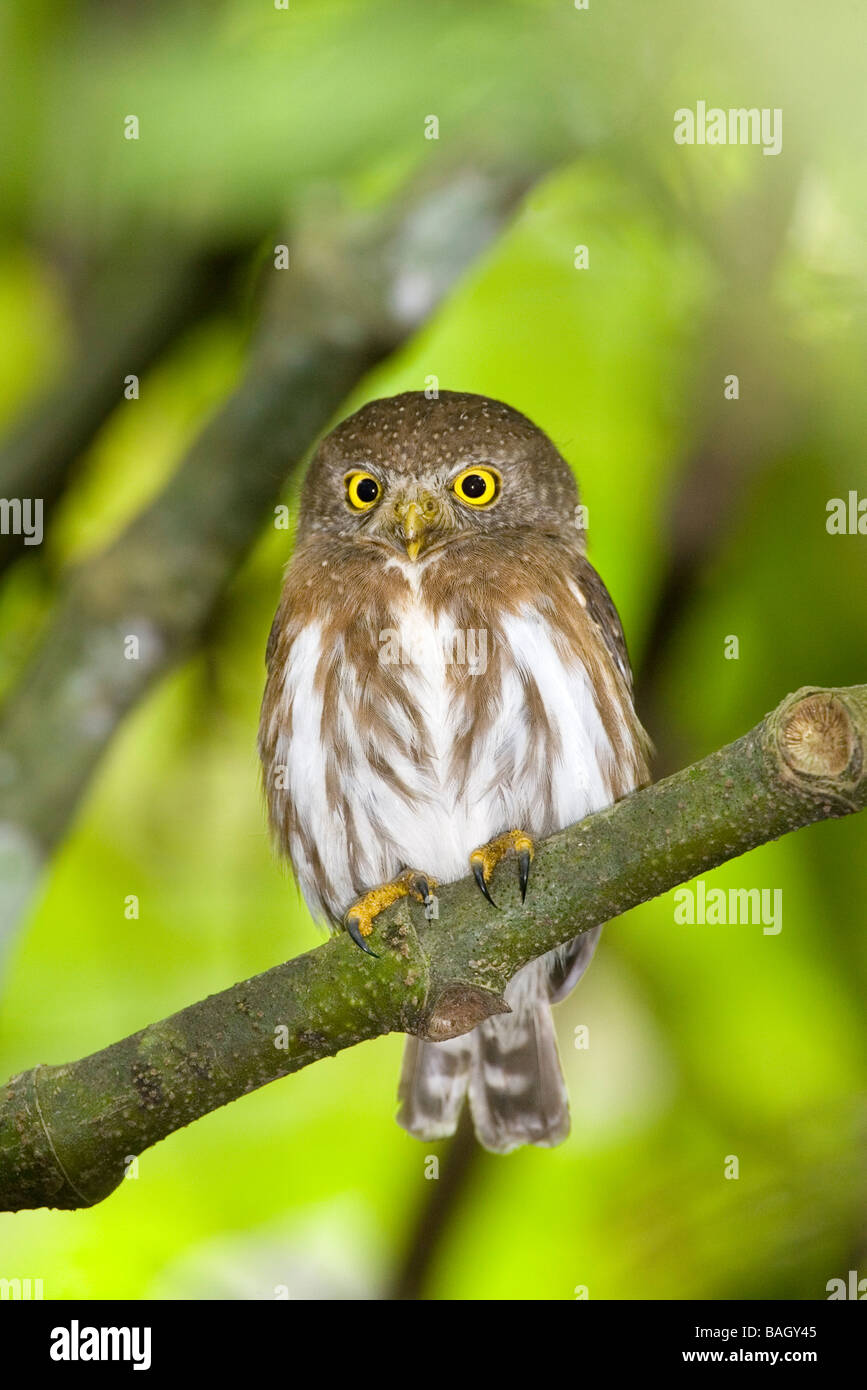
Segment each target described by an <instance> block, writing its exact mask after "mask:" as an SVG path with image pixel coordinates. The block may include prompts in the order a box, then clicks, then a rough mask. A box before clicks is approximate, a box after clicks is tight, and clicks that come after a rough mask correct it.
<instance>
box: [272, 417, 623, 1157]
mask: <svg viewBox="0 0 867 1390" xmlns="http://www.w3.org/2000/svg"><path fill="white" fill-rule="evenodd" d="M474 493H475V494H477V495H476V496H474V495H473V494H474ZM577 502H578V494H577V488H576V486H575V482H574V479H573V477H572V474H571V471H570V469H569V467H568V465H567V464H566V463H565V461H564V460H563V459H562V458H561V456H560V455H559V453H558V452H557V450H556V449H555V448H554V446H553V444H552V443H551V442H550V440H549V439H548V438H547V436H546V435H544V434H543V433H542V431H540V430H538V429H537V428H536V427H535V426H534V425H533V424H531V422H530V421H529V420H527V419H525V417H524V416H522V415H520V414H519V413H518V412H517V411H514V410H512V409H511V408H510V407H508V406H506V405H503V404H502V403H500V402H496V401H491V400H488V399H487V398H486V397H482V396H469V395H463V394H459V393H453V392H443V393H441V395H440V397H439V399H437V400H427V399H426V398H425V397H424V396H423V395H421V394H417V393H407V394H405V395H403V396H397V397H394V398H391V399H388V400H382V401H374V402H372V403H371V404H370V405H367V406H365V407H364V408H363V409H362V410H361V411H359V412H358V413H357V414H356V415H354V416H352V417H351V418H350V419H349V420H346V421H344V422H343V424H341V425H339V426H338V428H337V429H336V430H334V431H333V432H332V434H331V435H329V436H328V437H327V438H326V439H325V440H324V441H323V442H322V444H321V445H320V446H319V449H318V450H317V452H316V455H315V457H314V459H313V462H312V464H311V467H310V470H309V472H308V475H307V479H306V481H305V485H304V490H303V494H302V505H301V515H300V521H299V527H298V537H297V544H296V549H295V553H294V556H293V558H292V562H291V564H290V566H289V569H288V572H287V575H286V580H285V584H284V589H283V594H282V597H281V601H280V606H279V608H278V611H277V615H276V617H275V620H274V625H273V627H272V630H271V636H270V639H269V642H268V652H267V663H268V680H267V684H266V689H265V697H264V701H263V706H262V718H261V725H260V740H259V741H260V752H261V756H262V763H263V772H264V784H265V789H266V793H267V797H268V806H269V813H270V819H271V824H272V827H273V830H274V834H275V839H276V842H277V844H278V846H279V848H280V850H281V851H282V852H283V853H285V854H287V855H288V857H289V858H290V859H291V861H292V864H293V867H294V870H295V874H296V878H297V880H298V882H299V885H300V887H301V889H302V892H303V893H304V896H305V898H306V900H307V902H308V904H309V906H310V908H311V911H312V912H313V913H314V915H315V916H318V917H320V918H324V919H325V920H326V921H328V922H329V923H331V924H332V925H333V926H338V925H339V924H340V922H341V920H342V918H343V915H344V914H345V913H346V911H347V909H348V908H349V907H350V905H351V904H352V903H353V902H354V900H355V899H357V898H359V897H361V896H362V895H363V894H365V893H366V892H367V891H368V890H370V889H372V888H374V887H375V886H376V885H378V884H380V883H383V882H385V881H386V880H389V879H391V878H393V877H394V876H395V875H397V874H398V873H399V872H400V871H401V870H402V869H404V868H407V867H411V868H413V869H418V870H420V871H423V872H425V873H427V874H429V875H430V876H432V877H433V878H434V879H436V880H438V881H439V882H447V881H449V880H451V879H454V878H457V877H460V876H462V875H463V874H465V873H466V872H467V870H468V856H469V854H470V852H471V851H472V850H474V849H475V848H477V847H478V846H479V845H481V844H484V843H486V842H487V841H489V840H491V839H493V838H494V837H495V836H498V835H500V834H501V833H502V832H504V831H507V830H510V829H514V828H520V829H521V830H523V831H524V832H526V834H528V835H530V836H532V837H533V838H542V837H544V836H545V835H547V834H549V833H551V832H552V831H554V830H556V829H559V828H561V827H562V826H563V825H566V824H569V823H571V822H572V821H575V820H578V819H580V818H581V817H582V816H583V815H586V814H588V813H590V812H591V811H593V810H596V809H599V808H600V807H601V806H603V805H606V804H609V803H610V802H611V801H613V800H616V799H617V798H618V797H620V796H623V795H624V794H625V793H626V792H628V791H630V790H632V788H634V787H635V786H636V785H639V784H640V783H641V782H643V781H644V780H645V779H646V776H647V765H646V749H647V744H646V739H645V736H644V733H643V730H642V729H641V725H640V723H639V722H638V719H637V716H636V715H635V711H634V709H633V705H632V695H631V676H630V671H629V663H628V658H627V655H626V648H625V644H624V641H623V635H622V632H621V628H620V623H619V620H618V617H617V613H616V610H615V608H614V605H613V603H612V602H611V599H610V597H609V595H608V593H607V591H606V589H605V586H604V585H603V583H602V581H601V580H600V578H599V576H598V575H597V574H596V572H595V570H594V569H593V568H592V566H591V565H590V564H589V562H588V561H587V559H586V557H585V555H584V533H583V531H582V530H581V529H580V527H579V526H578V525H576V514H577V513H576V509H577ZM530 891H531V892H532V881H531V886H530ZM595 937H596V933H590V934H587V935H585V936H584V937H581V938H578V939H577V940H576V941H575V942H573V943H572V945H571V946H570V947H568V948H564V949H563V950H562V951H559V952H552V953H551V954H550V956H548V957H545V958H544V959H543V960H542V961H540V962H534V963H532V964H531V965H529V966H527V967H525V968H524V970H522V971H520V972H519V973H518V975H517V976H516V977H515V979H514V980H513V981H512V983H511V984H510V986H509V989H508V991H507V996H506V997H507V999H508V1001H509V1002H510V1004H511V1006H512V1009H513V1012H512V1013H511V1014H509V1015H503V1016H500V1017H497V1018H496V1019H492V1020H490V1021H489V1022H487V1023H485V1024H483V1025H482V1026H481V1027H480V1028H478V1029H476V1030H475V1031H474V1033H472V1034H470V1035H469V1036H468V1037H466V1038H459V1039H455V1040H453V1041H452V1042H450V1043H442V1044H431V1043H420V1042H418V1041H417V1040H414V1039H413V1040H410V1043H409V1045H408V1050H407V1058H406V1062H405V1066H404V1072H403V1077H402V1080H401V1088H400V1095H401V1101H402V1108H401V1113H400V1116H399V1118H400V1120H401V1123H402V1124H404V1125H405V1127H406V1128H408V1129H409V1130H410V1131H411V1132H413V1133H416V1134H418V1135H420V1136H421V1137H430V1138H432V1137H438V1136H440V1135H442V1134H445V1133H450V1132H451V1131H452V1130H453V1128H454V1125H455V1123H456V1121H457V1116H458V1114H459V1111H460V1107H461V1103H462V1101H463V1098H464V1095H465V1093H466V1092H467V1091H468V1093H469V1100H470V1104H471V1107H472V1110H473V1115H474V1118H475V1121H476V1127H477V1131H478V1133H479V1136H480V1139H481V1140H482V1142H483V1143H485V1144H486V1145H487V1146H488V1147H490V1148H492V1149H496V1150H498V1151H501V1152H505V1151H508V1150H509V1149H510V1148H514V1147H515V1145H516V1144H519V1143H526V1142H531V1143H539V1144H550V1143H556V1142H558V1141H559V1140H560V1139H562V1138H563V1137H564V1135H565V1133H566V1132H567V1131H568V1107H567V1103H566V1097H565V1092H564V1088H563V1083H562V1079H561V1076H560V1069H559V1063H558V1061H557V1056H556V1044H555V1041H554V1033H553V1027H552V1023H551V1016H550V1010H549V1007H548V1006H549V1003H550V1002H552V1001H554V1000H556V998H559V997H562V995H563V994H564V993H566V992H568V990H569V989H570V988H571V987H572V985H573V984H574V983H575V981H576V980H577V978H579V977H580V974H581V973H582V972H583V969H584V968H585V967H586V965H587V963H588V961H589V958H590V955H591V954H592V950H593V946H594V944H595ZM370 964H371V968H372V969H375V968H376V962H375V961H371V963H370Z"/></svg>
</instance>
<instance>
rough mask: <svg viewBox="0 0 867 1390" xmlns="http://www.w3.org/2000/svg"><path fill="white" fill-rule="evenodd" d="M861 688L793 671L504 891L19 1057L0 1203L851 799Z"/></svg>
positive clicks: (481, 993) (501, 970)
mask: <svg viewBox="0 0 867 1390" xmlns="http://www.w3.org/2000/svg"><path fill="white" fill-rule="evenodd" d="M865 749H867V686H854V687H851V688H849V689H845V690H820V689H803V690H800V691H798V692H797V694H795V695H791V696H789V697H788V698H787V699H785V700H784V701H783V703H782V704H781V705H780V706H779V707H778V708H777V709H776V710H774V711H773V713H771V714H770V715H768V716H767V718H766V719H765V720H763V721H762V723H760V724H759V725H757V726H756V728H754V729H753V730H751V732H750V733H748V734H745V735H744V737H743V738H740V739H738V741H737V742H736V743H732V744H729V745H728V746H727V747H725V748H722V749H720V750H719V751H718V752H716V753H712V754H711V755H710V756H709V757H707V758H705V759H704V760H703V761H702V762H699V763H696V764H694V765H693V766H692V767H688V768H686V769H684V770H683V771H681V772H678V773H676V774H675V775H674V776H673V777H669V778H667V779H666V780H665V781H663V782H658V783H656V784H655V785H654V786H651V787H647V788H645V789H644V790H642V791H640V792H636V793H634V794H633V795H632V796H629V797H627V798H626V799H625V800H623V801H621V802H619V803H618V804H617V805H616V806H612V807H610V808H609V809H607V810H605V811H601V812H599V813H598V814H596V815H594V816H590V817H589V818H588V819H587V820H584V821H581V822H580V823H579V824H577V825H573V826H571V827H569V829H567V830H564V831H561V832H560V833H559V834H556V835H553V836H551V838H550V839H548V840H546V841H545V842H544V843H543V844H541V845H540V846H538V850H537V855H536V860H535V862H534V870H533V878H532V880H531V891H530V893H529V894H528V898H527V903H526V906H525V907H523V908H522V906H521V903H520V898H519V895H518V891H517V884H516V882H514V881H513V880H514V879H515V877H516V876H515V875H514V872H513V866H512V872H511V873H509V872H508V868H507V869H506V870H501V871H500V873H501V874H502V877H501V879H500V881H499V882H498V883H497V888H496V895H497V900H498V902H499V903H500V904H501V907H500V910H498V911H497V912H494V911H492V909H491V908H490V906H489V905H488V904H487V903H485V901H484V900H483V899H482V898H481V896H480V894H479V893H478V890H477V888H476V887H475V884H474V883H473V881H472V879H463V880H461V881H460V882H459V883H454V884H449V885H448V886H446V887H444V888H443V889H442V892H441V895H440V898H439V919H438V921H436V922H432V923H428V922H427V921H426V920H425V918H424V915H423V912H422V909H421V908H420V907H416V906H415V905H414V904H410V903H408V902H403V903H401V904H399V905H397V906H396V907H394V908H392V909H390V910H389V911H388V912H387V913H384V914H383V915H382V917H381V918H379V919H378V923H377V928H376V933H375V938H374V940H375V941H376V943H377V945H378V949H379V950H380V951H381V953H382V954H381V958H380V959H379V960H375V961H374V960H371V959H370V957H368V956H365V955H363V954H362V953H361V952H360V951H358V950H357V949H356V948H355V946H353V944H352V942H351V941H350V940H349V938H348V937H347V936H346V935H345V934H344V933H339V934H338V935H337V936H335V937H333V938H332V939H331V940H330V941H328V942H326V943H325V945H323V946H320V947H318V948H317V949H316V950H313V951H308V952H307V953H306V954H305V955H302V956H298V957H296V958H295V959H294V960H291V961H288V962H286V963H285V964H283V965H278V966H275V967H274V969H272V970H269V971H267V972H266V973H265V974H263V975H258V976H256V977H254V978H253V979H251V980H246V981H244V982H243V983H241V984H237V985H233V986H232V988H231V989H227V990H224V991H223V992H222V993H220V994H217V995H213V996H211V997H210V998H209V999H205V1000H203V1001H202V1002H200V1003H197V1004H192V1005H190V1007H189V1008H186V1009H183V1010H181V1012H180V1013H177V1014H174V1015H173V1016H172V1017H171V1018H168V1019H164V1020H163V1021H162V1022H160V1023H154V1024H152V1025H151V1026H150V1027H148V1028H145V1029H143V1030H142V1031H141V1032H139V1033H135V1034H133V1035H132V1036H131V1037H128V1038H125V1039H123V1041H122V1042H118V1043H115V1044H114V1045H113V1046H111V1047H107V1048H104V1049H103V1050H102V1051H101V1052H97V1053H94V1054H93V1055H92V1056H90V1057H86V1058H84V1059H83V1060H82V1061H79V1062H73V1063H69V1064H67V1065H62V1066H41V1065H40V1066H37V1067H34V1068H33V1069H32V1070H30V1071H27V1072H23V1073H21V1074H20V1075H18V1076H16V1077H13V1078H12V1080H11V1081H10V1082H9V1083H8V1085H7V1087H6V1089H5V1092H4V1094H3V1096H2V1098H0V1210H5V1211H9V1210H20V1209H22V1208H28V1207H39V1206H53V1207H61V1208H74V1207H82V1206H90V1205H92V1204H93V1203H95V1202H98V1201H101V1200H102V1199H103V1198H104V1197H106V1196H107V1195H108V1194H109V1193H110V1192H111V1191H113V1190H114V1188H115V1187H117V1186H118V1184H119V1183H120V1182H121V1180H122V1178H123V1176H124V1163H125V1160H126V1159H127V1158H128V1156H129V1155H131V1154H140V1153H141V1152H142V1151H143V1150H144V1149H147V1148H149V1147H150V1146H151V1145H152V1144H155V1143H157V1142H158V1141H159V1140H160V1139H164V1138H165V1137H166V1136H167V1135H169V1134H171V1133H172V1132H173V1131H174V1130H176V1129H180V1128H181V1127H182V1126H183V1125H186V1124H189V1123H190V1122H191V1121H192V1120H195V1119H198V1118H199V1117H200V1116H202V1115H205V1114H207V1113H208V1112H209V1111H211V1110H215V1109H217V1108H218V1107H219V1106H221V1105H226V1104H227V1103H228V1102H229V1101H231V1100H235V1099H237V1098H238V1097H239V1096H242V1095H244V1094H245V1093H246V1092H248V1091H252V1090H255V1089H256V1088H257V1087H258V1086H263V1085H265V1084H266V1083H267V1082H269V1081H273V1080H275V1079H276V1078H277V1077H280V1076H284V1075H286V1074H287V1073H288V1072H292V1071H298V1070H300V1068H301V1067H305V1066H308V1065H309V1064H310V1063H311V1062H315V1061H317V1060H318V1059H319V1058H321V1057H329V1056H333V1055H334V1054H335V1053H337V1052H340V1051H341V1050H342V1049H343V1048H346V1047H353V1046H354V1045H355V1044H356V1043H359V1042H363V1041H364V1040H365V1039H367V1038H374V1037H378V1036H380V1035H381V1034H383V1033H389V1032H396V1031H400V1032H411V1033H417V1034H419V1035H420V1036H423V1037H427V1038H431V1039H433V1040H435V1041H436V1040H441V1039H444V1038H449V1037H454V1036H457V1035H458V1034H460V1033H463V1032H467V1031H468V1030H469V1029H470V1028H472V1027H474V1026H475V1025H476V1024H477V1023H479V1022H481V1021H482V1020H483V1019H485V1018H487V1017H490V1016H491V1015H493V1014H495V1013H501V1012H504V1011H505V1010H506V1008H507V1006H506V1004H505V1002H504V1000H503V998H502V992H503V989H504V988H505V986H506V984H507V983H508V981H509V979H510V978H511V976H512V975H513V974H514V973H515V971H516V970H518V969H519V968H520V967H521V966H522V965H524V964H525V963H526V962H527V961H528V960H531V959H534V958H535V957H537V956H540V955H542V954H544V952H546V951H549V950H550V949H551V948H552V947H554V946H556V945H558V944H560V943H561V942H564V941H567V940H569V939H570V938H572V937H573V936H575V935H576V933H578V932H581V931H586V930H588V929H589V928H590V927H593V926H596V925H597V924H598V923H600V922H604V921H608V920H609V919H610V918H611V917H615V916H617V915H618V914H619V913H621V912H625V911H626V910H627V909H628V908H631V907H635V906H636V905H637V904H638V903H642V902H645V901H646V900H647V899H649V898H653V897H656V896H657V895H658V894H660V893H664V892H667V891H668V890H669V889H670V888H673V887H675V886H676V885H677V884H679V883H682V882H684V881H685V880H686V879H689V878H692V877H693V876H694V875H696V874H698V873H703V872H706V871H707V870H709V869H712V868H714V867H715V866H716V865H718V864H721V863H724V862H725V861H726V860H728V859H733V858H735V857H736V856H737V855H739V854H743V853H744V852H745V851H747V850H749V849H753V848H755V847H756V846H757V845H761V844H764V843H766V842H767V841H768V840H773V839H777V838H778V837H779V836H781V835H784V834H786V833H788V832H789V831H792V830H797V829H799V828H800V827H802V826H805V825H810V824H812V823H813V822H814V821H817V820H823V819H827V818H830V817H837V816H844V815H848V814H849V813H851V812H853V811H858V810H862V809H864V807H865V806H867V771H865V756H864V755H865Z"/></svg>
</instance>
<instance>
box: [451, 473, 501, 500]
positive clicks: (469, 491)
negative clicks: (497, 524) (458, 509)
mask: <svg viewBox="0 0 867 1390" xmlns="http://www.w3.org/2000/svg"><path fill="white" fill-rule="evenodd" d="M501 482H502V478H501V477H500V475H499V473H495V472H494V470H493V469H492V468H465V469H464V471H463V473H459V474H458V476H457V477H456V478H455V480H454V482H453V483H452V487H453V488H454V490H455V492H456V493H457V495H458V497H459V498H460V499H461V501H462V502H469V504H470V506H471V507H486V506H487V505H488V503H489V502H493V500H494V498H495V497H496V496H497V494H498V493H499V491H500V484H501Z"/></svg>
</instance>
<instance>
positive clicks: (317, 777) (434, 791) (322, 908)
mask: <svg viewBox="0 0 867 1390" xmlns="http://www.w3.org/2000/svg"><path fill="white" fill-rule="evenodd" d="M456 611H460V610H459V609H456ZM468 616H469V618H470V622H469V623H468V622H467V621H466V619H467V617H468ZM460 619H461V620H460V621H458V620H457V618H456V617H454V616H449V614H448V613H447V612H444V611H443V609H442V607H440V608H439V609H438V610H437V611H436V612H435V611H434V609H433V608H432V607H430V606H428V605H427V604H426V603H425V602H424V600H423V598H422V597H421V596H419V595H418V594H410V595H408V596H407V597H406V598H405V599H404V601H402V602H401V603H399V604H394V605H392V606H391V607H390V608H389V610H388V611H387V612H380V613H379V614H377V615H371V614H369V613H365V614H364V615H361V616H356V617H355V618H354V619H353V620H352V621H351V622H349V623H346V624H344V625H343V626H342V627H341V628H340V629H337V630H336V629H335V628H334V627H330V628H329V627H328V626H326V625H325V624H323V623H321V622H316V623H311V624H310V625H308V626H307V627H306V628H304V629H303V630H302V631H301V632H300V633H299V634H298V635H297V636H296V638H295V639H294V641H293V642H292V644H291V647H290V648H289V650H288V653H287V655H286V659H285V662H284V663H283V665H282V667H281V668H280V669H278V670H275V671H273V672H272V675H271V682H272V683H275V685H274V690H273V692H272V696H271V698H270V699H268V698H267V696H266V713H263V723H262V730H261V735H260V743H261V746H262V753H263V762H264V764H265V769H266V789H267V793H268V798H269V806H270V811H271V819H272V824H273V825H274V827H275V830H276V833H277V836H278V839H279V840H280V842H281V845H282V847H283V849H284V850H285V851H286V852H287V853H288V854H289V856H290V858H291V860H292V863H293V867H294V869H295V874H296V877H297V879H298V882H299V886H300V887H301V890H302V892H303V893H304V896H305V898H306V900H307V902H308V905H309V906H310V908H311V911H312V912H313V913H314V915H323V914H324V915H326V916H328V917H330V918H331V919H332V920H338V919H339V918H340V917H341V916H342V914H343V912H344V911H345V910H346V908H347V906H348V905H349V904H350V903H351V902H352V901H353V899H354V898H355V897H357V896H358V895H359V894H360V893H362V892H363V891H365V890H366V889H367V888H370V887H371V886H373V885H375V884H377V883H380V882H383V881H385V880H386V879H388V878H390V877H392V876H393V875H394V874H395V873H397V872H399V870H400V869H401V868H403V867H406V866H409V867H413V868H418V869H421V870H424V871H426V872H427V873H428V874H430V875H432V876H433V877H434V878H436V879H438V880H439V881H440V882H449V881H450V880H453V879H456V878H459V877H461V876H462V875H463V874H465V873H466V872H467V861H468V856H469V854H470V852H471V850H473V849H474V848H475V847H476V846H478V845H480V844H483V843H485V842H486V841H487V840H489V839H491V838H493V837H494V836H495V835H497V834H499V833H500V832H501V831H503V830H505V829H508V828H511V827H513V826H521V827H522V828H524V829H525V830H527V831H528V832H529V833H530V834H531V835H534V836H536V837H541V836H543V835H545V834H548V833H550V832H551V831H553V830H555V829H559V828H561V827H562V826H564V825H567V824H570V823H571V822H573V821H575V820H579V819H581V818H582V817H583V816H585V815H587V814H589V813H590V812H591V811H593V810H597V809H599V808H601V807H602V806H605V805H607V804H609V803H610V802H611V800H612V799H613V795H612V790H611V787H612V764H613V758H614V751H613V748H612V742H611V737H610V733H609V732H607V731H606V727H605V725H604V723H603V720H602V719H601V718H600V713H599V708H598V703H597V699H596V692H595V691H594V688H593V685H592V682H591V680H590V677H589V675H588V672H587V670H586V668H585V665H584V663H583V662H582V661H581V659H580V656H579V655H578V654H577V653H571V652H569V650H568V649H566V648H564V645H563V642H562V640H561V638H560V636H559V634H558V633H557V631H555V630H554V629H553V628H552V626H551V625H550V622H549V620H548V619H547V618H546V617H545V616H544V615H543V614H542V613H541V612H540V611H539V610H537V609H536V608H534V607H532V606H528V607H527V608H526V609H525V610H524V611H521V612H520V613H507V612H501V613H497V614H496V616H494V615H485V616H484V617H481V616H480V615H478V614H475V613H470V614H469V615H468V614H467V612H466V610H464V611H462V612H460Z"/></svg>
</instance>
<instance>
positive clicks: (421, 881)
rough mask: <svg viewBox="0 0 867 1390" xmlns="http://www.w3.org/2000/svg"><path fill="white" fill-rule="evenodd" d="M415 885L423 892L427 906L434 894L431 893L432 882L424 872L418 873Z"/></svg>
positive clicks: (423, 898) (423, 899)
mask: <svg viewBox="0 0 867 1390" xmlns="http://www.w3.org/2000/svg"><path fill="white" fill-rule="evenodd" d="M415 886H416V889H417V891H418V892H419V893H421V896H422V901H423V902H424V904H425V906H427V904H428V903H429V902H430V900H431V898H432V896H433V894H432V893H431V889H430V884H429V883H428V881H427V879H426V878H425V876H424V874H416V879H415Z"/></svg>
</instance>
